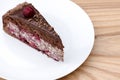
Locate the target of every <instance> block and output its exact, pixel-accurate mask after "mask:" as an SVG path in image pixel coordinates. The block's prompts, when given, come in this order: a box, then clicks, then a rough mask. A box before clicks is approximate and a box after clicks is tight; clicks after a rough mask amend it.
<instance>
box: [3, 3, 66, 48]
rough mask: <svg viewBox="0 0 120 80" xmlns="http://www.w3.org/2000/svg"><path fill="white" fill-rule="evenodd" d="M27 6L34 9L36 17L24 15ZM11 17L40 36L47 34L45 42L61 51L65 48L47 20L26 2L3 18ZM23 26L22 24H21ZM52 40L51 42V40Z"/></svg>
mask: <svg viewBox="0 0 120 80" xmlns="http://www.w3.org/2000/svg"><path fill="white" fill-rule="evenodd" d="M26 6H30V7H32V9H33V10H34V12H35V13H34V15H33V16H32V17H25V16H24V14H23V9H24V7H26ZM8 16H9V17H11V18H12V19H16V20H21V21H22V22H23V21H24V22H23V23H25V24H27V25H29V26H30V28H31V29H32V30H36V32H37V33H38V34H39V33H40V34H41V33H45V34H44V35H43V34H42V36H44V37H43V38H44V40H46V41H47V42H50V43H51V44H52V45H53V46H55V47H58V48H59V49H61V50H63V48H64V46H63V44H62V41H61V39H60V37H59V36H58V34H57V33H56V32H55V31H54V28H53V27H51V26H50V24H49V23H48V22H47V21H46V20H45V18H44V17H43V16H42V15H41V14H40V13H39V12H38V11H37V10H36V9H35V8H34V7H33V6H32V4H29V3H27V2H24V3H22V4H19V5H18V6H17V7H15V8H14V9H12V10H10V11H8V12H7V13H6V14H5V16H3V17H8ZM21 24H22V23H21ZM45 36H46V37H47V38H49V39H51V40H49V39H47V38H46V37H45Z"/></svg>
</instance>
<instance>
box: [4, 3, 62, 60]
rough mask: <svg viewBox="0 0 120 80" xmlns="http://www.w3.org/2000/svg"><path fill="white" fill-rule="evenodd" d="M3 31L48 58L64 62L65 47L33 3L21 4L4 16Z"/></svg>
mask: <svg viewBox="0 0 120 80" xmlns="http://www.w3.org/2000/svg"><path fill="white" fill-rule="evenodd" d="M3 29H4V31H5V32H6V33H8V34H9V35H11V36H13V37H15V38H17V39H19V40H20V41H22V42H24V43H26V44H28V45H29V46H31V47H33V48H34V49H36V50H38V51H41V52H42V53H44V54H46V55H47V56H48V57H50V58H53V59H54V60H56V61H63V54H64V52H63V48H64V46H63V44H62V41H61V39H60V37H59V35H58V34H57V33H56V32H55V30H54V28H53V27H52V26H51V25H50V24H49V23H48V22H47V21H46V19H45V18H44V17H43V16H42V15H41V13H40V12H39V11H38V10H37V9H36V8H35V7H34V6H33V5H32V4H31V3H27V2H24V3H22V4H19V5H17V6H16V7H15V8H13V9H11V10H9V11H8V12H7V13H6V14H4V15H3Z"/></svg>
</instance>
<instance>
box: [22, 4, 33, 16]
mask: <svg viewBox="0 0 120 80" xmlns="http://www.w3.org/2000/svg"><path fill="white" fill-rule="evenodd" d="M23 15H24V16H25V17H26V18H31V17H33V16H34V15H35V11H34V10H33V8H32V7H31V6H26V7H24V8H23Z"/></svg>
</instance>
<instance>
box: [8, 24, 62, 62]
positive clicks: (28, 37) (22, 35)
mask: <svg viewBox="0 0 120 80" xmlns="http://www.w3.org/2000/svg"><path fill="white" fill-rule="evenodd" d="M6 30H7V32H8V33H9V34H11V35H12V36H14V37H16V38H17V39H19V40H21V41H22V42H24V43H26V44H28V45H30V46H31V47H33V48H35V49H37V50H39V51H42V52H43V53H45V54H46V55H48V56H49V57H51V58H53V59H55V60H57V61H63V51H62V50H60V49H58V48H57V47H53V46H52V45H51V44H49V43H47V42H46V41H44V40H43V39H41V38H40V37H39V36H38V35H36V34H31V33H29V32H27V31H26V30H24V29H19V28H18V26H17V25H15V24H14V23H12V22H8V24H7V26H6Z"/></svg>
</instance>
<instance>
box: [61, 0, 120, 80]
mask: <svg viewBox="0 0 120 80" xmlns="http://www.w3.org/2000/svg"><path fill="white" fill-rule="evenodd" d="M73 2H75V3H76V4H78V5H79V6H81V7H82V8H83V9H84V10H85V11H86V12H87V14H88V15H89V16H90V18H91V20H92V22H93V24H94V29H95V45H94V48H93V50H92V52H91V55H90V56H89V58H88V59H87V60H86V62H85V63H84V64H83V65H82V66H80V67H79V68H78V69H77V70H75V71H74V72H72V73H71V74H69V75H67V76H65V77H63V78H61V79H59V80H120V0H73Z"/></svg>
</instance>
